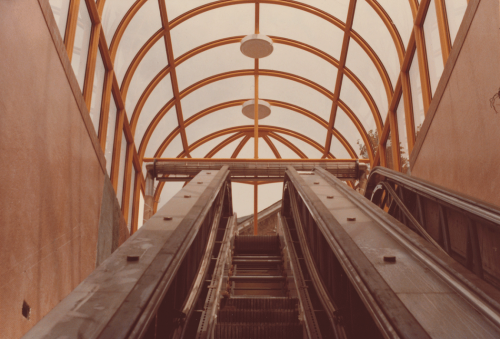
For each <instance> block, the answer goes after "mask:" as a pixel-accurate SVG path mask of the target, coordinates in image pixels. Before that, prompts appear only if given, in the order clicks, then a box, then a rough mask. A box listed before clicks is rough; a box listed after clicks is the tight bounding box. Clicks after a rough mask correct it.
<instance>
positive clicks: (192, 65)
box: [176, 44, 254, 91]
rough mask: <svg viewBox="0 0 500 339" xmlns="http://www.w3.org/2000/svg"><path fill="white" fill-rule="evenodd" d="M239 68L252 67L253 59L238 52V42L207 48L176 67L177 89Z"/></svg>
mask: <svg viewBox="0 0 500 339" xmlns="http://www.w3.org/2000/svg"><path fill="white" fill-rule="evenodd" d="M240 69H254V60H253V59H250V58H249V57H246V56H244V55H243V54H242V53H241V52H240V45H239V44H229V45H224V46H220V47H216V48H212V49H209V50H207V51H205V52H203V53H200V54H198V55H196V56H194V57H192V58H190V59H188V60H186V61H184V62H183V63H182V64H180V65H179V66H177V67H176V71H177V80H178V82H179V91H182V90H183V89H185V88H186V87H188V86H190V85H192V84H194V83H196V82H198V81H200V80H203V79H205V78H208V77H210V76H212V75H216V74H220V73H225V72H229V71H234V70H240Z"/></svg>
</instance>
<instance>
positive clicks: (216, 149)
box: [204, 132, 246, 158]
mask: <svg viewBox="0 0 500 339" xmlns="http://www.w3.org/2000/svg"><path fill="white" fill-rule="evenodd" d="M245 136H246V134H245V133H244V132H240V133H236V134H233V135H231V136H230V137H229V138H226V139H224V140H222V141H221V142H220V143H219V144H218V145H216V146H215V147H214V148H212V149H211V150H210V151H209V152H208V153H207V155H205V156H204V158H212V157H213V156H214V155H215V154H217V152H219V151H220V150H221V149H223V148H224V147H226V146H227V145H229V144H230V143H232V142H233V141H235V140H238V139H239V138H244V137H245Z"/></svg>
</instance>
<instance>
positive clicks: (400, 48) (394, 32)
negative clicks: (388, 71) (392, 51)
mask: <svg viewBox="0 0 500 339" xmlns="http://www.w3.org/2000/svg"><path fill="white" fill-rule="evenodd" d="M366 2H367V3H368V4H369V5H370V6H371V7H372V8H373V10H374V11H375V12H377V14H378V16H379V17H380V19H382V21H383V22H384V25H385V27H386V28H387V30H388V31H389V34H390V35H391V37H392V40H393V41H394V45H395V46H396V51H397V52H398V57H399V64H400V65H402V64H403V60H404V57H405V47H404V45H403V40H402V39H401V35H400V34H399V31H398V29H397V28H396V27H395V25H394V24H393V23H392V20H391V18H390V16H389V14H387V12H386V11H385V9H384V8H383V7H382V6H381V5H380V4H379V3H378V2H377V1H376V0H366Z"/></svg>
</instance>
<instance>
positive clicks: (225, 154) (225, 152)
mask: <svg viewBox="0 0 500 339" xmlns="http://www.w3.org/2000/svg"><path fill="white" fill-rule="evenodd" d="M242 140H243V137H241V138H239V139H236V140H235V141H233V142H231V143H230V144H228V145H227V146H226V147H224V148H223V149H221V150H220V151H219V152H217V153H216V154H215V155H214V156H213V157H212V158H219V159H223V158H226V159H227V158H231V156H232V155H233V153H234V151H235V149H236V147H238V145H239V144H240V142H241V141H242ZM205 154H206V153H205Z"/></svg>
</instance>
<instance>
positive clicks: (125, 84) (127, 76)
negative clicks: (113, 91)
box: [120, 29, 163, 102]
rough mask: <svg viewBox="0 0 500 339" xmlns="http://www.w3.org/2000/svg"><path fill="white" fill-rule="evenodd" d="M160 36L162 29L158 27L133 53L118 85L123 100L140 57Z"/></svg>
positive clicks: (146, 52)
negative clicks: (132, 57) (133, 55)
mask: <svg viewBox="0 0 500 339" xmlns="http://www.w3.org/2000/svg"><path fill="white" fill-rule="evenodd" d="M162 37H163V29H159V30H158V31H157V32H156V33H155V34H153V35H152V36H151V38H149V39H148V41H146V43H145V44H144V46H142V47H141V49H140V50H139V52H137V54H136V55H135V57H134V59H132V61H131V62H130V65H129V67H128V69H127V72H126V73H125V76H124V77H123V81H122V84H121V87H120V92H121V93H122V97H123V101H124V102H125V99H126V98H127V92H128V88H129V86H130V82H131V81H132V77H133V76H134V73H135V71H136V70H137V67H139V64H140V63H141V61H142V59H144V56H146V54H148V52H149V50H150V49H151V47H153V46H154V45H155V44H156V43H157V42H158V41H159V40H160V39H161V38H162Z"/></svg>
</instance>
